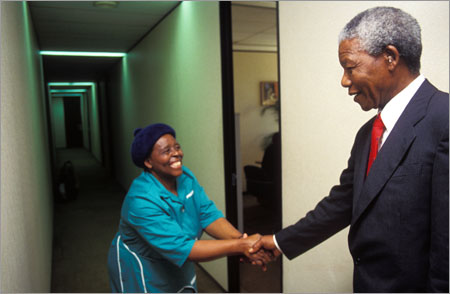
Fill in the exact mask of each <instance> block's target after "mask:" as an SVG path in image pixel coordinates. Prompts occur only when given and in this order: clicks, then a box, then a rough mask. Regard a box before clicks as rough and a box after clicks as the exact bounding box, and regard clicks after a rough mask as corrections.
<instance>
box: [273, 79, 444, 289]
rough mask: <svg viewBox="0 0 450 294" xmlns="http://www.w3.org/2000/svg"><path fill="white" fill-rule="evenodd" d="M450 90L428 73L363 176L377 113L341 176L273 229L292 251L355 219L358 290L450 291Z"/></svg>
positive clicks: (357, 141) (293, 254)
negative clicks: (298, 214)
mask: <svg viewBox="0 0 450 294" xmlns="http://www.w3.org/2000/svg"><path fill="white" fill-rule="evenodd" d="M448 116H449V96H448V94H446V93H443V92H440V91H438V90H437V89H436V88H435V87H434V86H432V85H431V84H430V83H429V82H428V81H427V80H426V81H425V82H424V83H423V84H422V86H421V87H420V88H419V90H418V91H417V93H416V94H415V95H414V97H413V98H412V100H411V101H410V103H409V104H408V105H407V107H406V109H405V110H404V112H403V113H402V115H401V116H400V118H399V120H398V121H397V123H396V125H395V126H394V128H393V130H392V132H391V134H390V135H389V137H388V138H387V140H386V142H385V143H384V144H383V147H382V148H381V150H380V151H379V153H378V155H377V158H376V160H375V162H374V163H373V165H372V167H371V170H370V173H369V175H368V176H367V178H366V177H365V172H366V168H367V159H368V156H369V148H370V136H371V129H372V124H373V120H374V118H373V119H371V120H370V121H368V122H367V123H366V124H365V125H364V126H363V127H362V128H361V129H360V130H359V132H358V134H357V136H356V139H355V143H354V145H353V148H352V151H351V156H350V159H349V161H348V167H347V168H346V169H345V170H344V171H343V172H342V174H341V177H340V184H339V185H337V186H334V187H333V188H332V189H331V191H330V195H329V196H327V197H325V198H324V199H323V200H321V201H320V202H319V203H318V205H317V206H316V207H315V208H314V210H312V211H310V212H308V214H307V215H306V216H305V217H304V218H302V219H300V220H299V221H298V222H297V223H296V224H294V225H292V226H289V227H287V228H285V229H283V230H282V231H280V232H278V233H277V234H276V236H275V237H276V239H277V243H278V245H279V246H280V248H281V250H282V251H283V253H284V254H285V255H286V257H287V258H289V259H292V258H294V257H296V256H298V255H300V254H302V253H304V252H305V251H307V250H309V249H310V248H312V247H314V246H316V245H317V244H319V243H320V242H322V241H324V240H325V239H327V238H329V237H330V236H332V235H333V234H335V233H337V232H338V231H340V230H342V229H343V228H345V227H346V226H347V225H350V232H349V236H348V243H349V247H350V252H351V255H352V257H353V261H354V276H353V287H354V291H355V292H430V291H432V292H433V291H437V292H448V290H449V286H448V278H449V276H448V258H449V257H448V250H449V249H448V230H449V227H448V224H449V216H448V210H449V202H448V200H449V190H448V189H449V174H448V165H449V157H448V136H449V119H448Z"/></svg>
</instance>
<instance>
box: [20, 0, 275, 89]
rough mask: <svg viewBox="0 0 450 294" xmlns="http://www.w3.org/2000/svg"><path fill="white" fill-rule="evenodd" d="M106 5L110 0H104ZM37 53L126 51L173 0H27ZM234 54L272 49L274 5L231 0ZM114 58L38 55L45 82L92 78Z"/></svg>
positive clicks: (174, 4)
mask: <svg viewBox="0 0 450 294" xmlns="http://www.w3.org/2000/svg"><path fill="white" fill-rule="evenodd" d="M107 2H110V1H107ZM27 3H28V4H29V7H30V13H31V17H32V20H33V23H34V27H35V32H36V35H37V39H38V43H39V48H40V50H49V51H92V52H128V51H130V50H131V49H132V48H133V47H134V46H135V45H136V44H137V43H139V42H140V41H141V40H142V38H144V37H145V36H146V35H147V33H148V32H149V31H151V30H152V28H153V27H155V26H156V25H157V24H158V22H159V21H160V20H162V19H163V18H164V17H165V16H166V15H167V14H169V13H170V12H171V11H172V10H173V9H174V8H175V7H176V6H177V5H178V4H179V3H180V2H179V1H120V2H117V3H118V5H117V7H116V8H99V7H96V6H94V2H92V1H28V2H27ZM232 34H233V49H234V50H251V51H271V52H273V51H276V49H277V46H276V42H277V37H276V8H275V2H246V1H242V2H241V1H233V2H232ZM117 61H118V59H117V58H92V57H62V56H43V65H44V73H45V76H46V78H47V79H48V80H51V81H66V80H75V79H76V80H80V81H81V80H93V79H97V78H99V77H101V76H103V75H104V74H105V72H107V71H108V70H109V69H110V68H111V66H112V65H113V64H115V63H116V62H117Z"/></svg>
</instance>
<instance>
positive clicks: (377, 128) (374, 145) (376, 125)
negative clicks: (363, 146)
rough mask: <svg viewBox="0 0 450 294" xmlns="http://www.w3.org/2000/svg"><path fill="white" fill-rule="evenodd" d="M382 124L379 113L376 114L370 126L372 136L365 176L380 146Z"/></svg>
mask: <svg viewBox="0 0 450 294" xmlns="http://www.w3.org/2000/svg"><path fill="white" fill-rule="evenodd" d="M383 131H384V124H383V121H382V120H381V116H380V114H378V115H377V117H376V118H375V121H374V122H373V127H372V138H371V140H370V154H369V163H368V164H367V172H366V176H367V175H368V174H369V170H370V167H371V166H372V163H373V162H374V161H375V158H376V157H377V153H378V148H379V147H380V142H381V136H382V135H383Z"/></svg>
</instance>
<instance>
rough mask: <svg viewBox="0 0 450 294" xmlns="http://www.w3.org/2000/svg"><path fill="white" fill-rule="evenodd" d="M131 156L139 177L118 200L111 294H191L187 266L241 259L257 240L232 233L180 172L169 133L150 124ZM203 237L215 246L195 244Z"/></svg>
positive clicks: (263, 258)
mask: <svg viewBox="0 0 450 294" xmlns="http://www.w3.org/2000/svg"><path fill="white" fill-rule="evenodd" d="M134 135H135V138H134V141H133V143H132V145H131V156H132V159H133V162H134V164H136V165H137V166H138V167H141V168H143V169H144V171H143V172H142V173H141V174H140V175H139V176H138V177H137V178H136V179H135V180H134V181H133V183H132V184H131V187H130V189H129V190H128V193H127V195H126V197H125V199H124V202H123V205H122V210H121V218H120V223H119V230H118V233H117V234H116V236H115V238H114V240H113V242H112V244H111V247H110V250H109V254H108V270H109V276H110V285H111V288H112V291H113V292H171V293H174V292H197V288H196V275H195V269H194V263H193V262H194V261H208V260H212V259H216V258H220V257H223V256H226V255H246V256H247V258H249V259H250V260H253V261H255V262H257V263H258V264H263V263H267V262H268V261H269V259H270V257H269V256H268V255H266V254H264V253H263V252H260V253H257V254H253V255H251V254H250V253H248V249H250V248H251V246H252V245H253V244H254V243H255V242H256V241H257V240H259V238H260V237H261V236H260V235H252V236H250V237H247V236H246V235H242V234H241V233H240V232H239V231H238V230H236V229H235V228H234V227H233V226H232V225H231V224H230V223H229V222H228V221H227V220H226V219H225V218H224V216H223V214H222V212H221V211H219V210H218V209H217V208H216V206H215V205H214V203H213V202H212V201H211V200H210V199H209V198H208V196H207V195H206V193H205V192H204V190H203V188H202V187H201V186H200V185H199V183H198V181H197V179H196V178H195V176H194V174H193V173H192V172H191V171H190V170H189V169H188V168H186V167H185V166H183V165H182V159H183V151H182V150H181V147H180V144H178V142H177V141H176V139H175V131H174V130H173V129H172V128H171V127H170V126H168V125H165V124H152V125H149V126H147V127H146V128H144V129H137V130H136V131H135V132H134ZM203 231H206V232H207V233H208V234H209V235H211V236H212V237H214V238H216V239H219V240H199V239H200V237H201V235H202V233H203Z"/></svg>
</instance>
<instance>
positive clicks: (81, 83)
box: [48, 82, 94, 86]
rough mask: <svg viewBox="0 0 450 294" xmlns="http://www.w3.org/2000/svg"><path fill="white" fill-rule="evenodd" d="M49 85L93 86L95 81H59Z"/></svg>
mask: <svg viewBox="0 0 450 294" xmlns="http://www.w3.org/2000/svg"><path fill="white" fill-rule="evenodd" d="M48 85H49V86H93V85H94V83H93V82H60V83H59V82H58V83H55V82H53V83H48Z"/></svg>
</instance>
